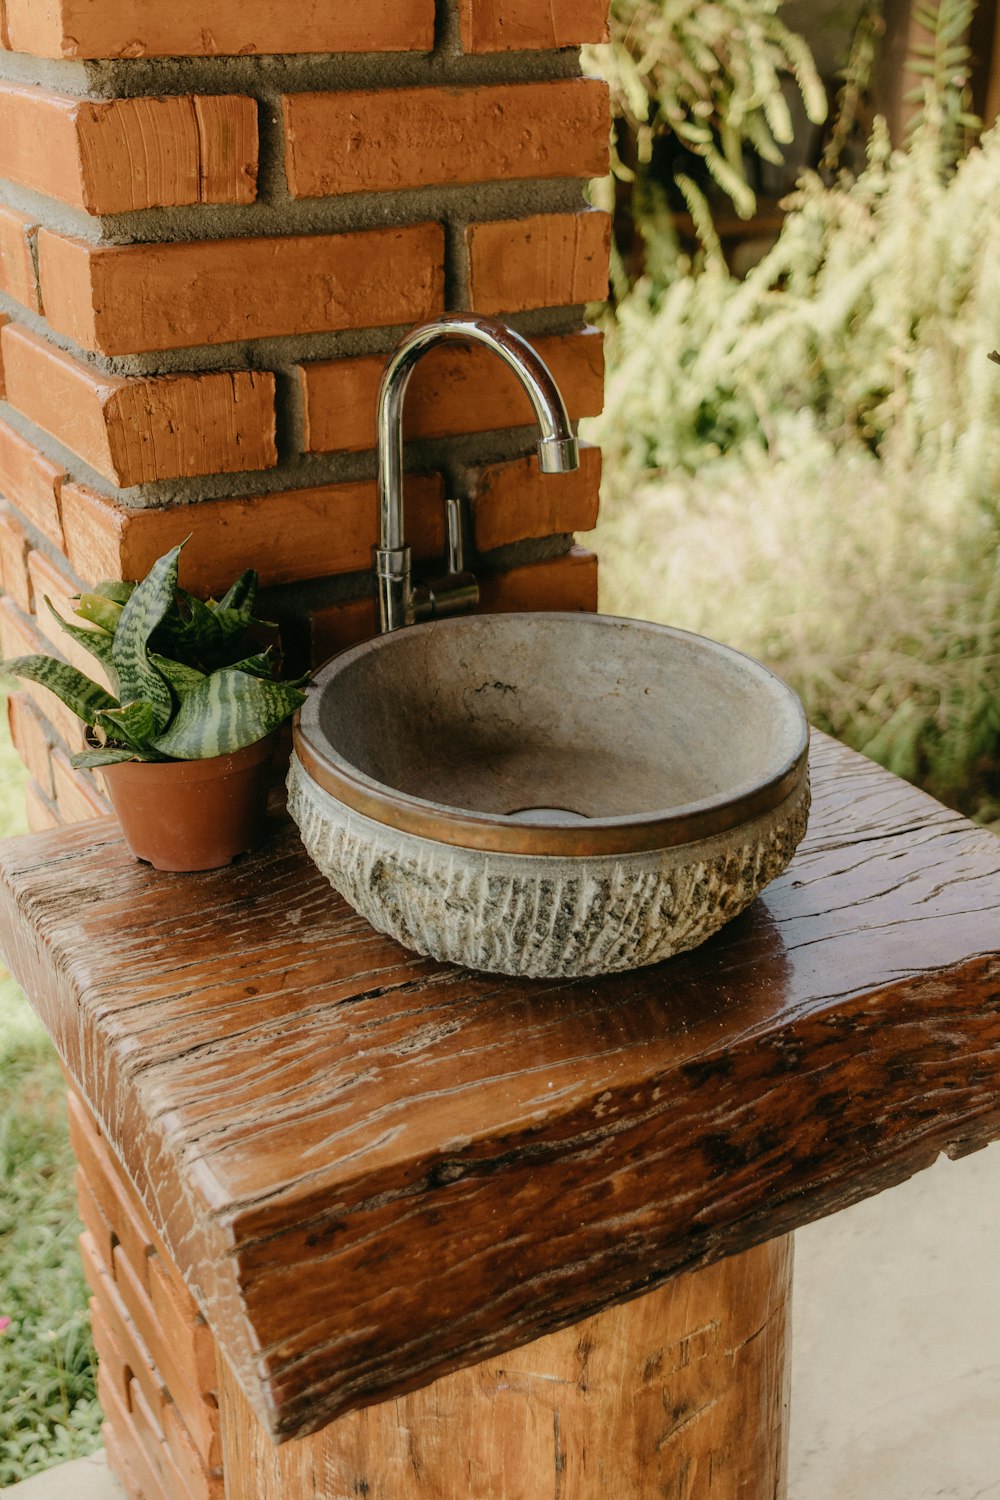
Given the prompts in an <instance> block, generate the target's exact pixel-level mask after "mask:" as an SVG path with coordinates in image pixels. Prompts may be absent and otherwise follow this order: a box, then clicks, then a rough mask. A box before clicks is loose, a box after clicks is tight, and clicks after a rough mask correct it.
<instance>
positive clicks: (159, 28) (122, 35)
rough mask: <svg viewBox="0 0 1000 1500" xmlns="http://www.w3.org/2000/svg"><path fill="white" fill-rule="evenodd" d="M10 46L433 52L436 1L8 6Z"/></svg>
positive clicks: (155, 51)
mask: <svg viewBox="0 0 1000 1500" xmlns="http://www.w3.org/2000/svg"><path fill="white" fill-rule="evenodd" d="M6 5H7V20H8V26H9V29H10V45H11V46H12V47H14V48H15V49H16V50H17V51H18V52H33V53H34V54H35V55H36V56H37V57H185V56H191V57H220V56H232V55H236V54H239V53H271V52H429V51H430V50H431V48H432V47H433V46H434V0H367V3H366V4H364V5H356V4H347V3H341V0H336V3H331V0H298V3H297V4H294V5H292V4H275V0H215V3H214V4H213V5H212V6H211V8H210V9H206V7H205V4H204V0H170V4H169V5H159V4H157V5H151V4H150V3H149V0H6Z"/></svg>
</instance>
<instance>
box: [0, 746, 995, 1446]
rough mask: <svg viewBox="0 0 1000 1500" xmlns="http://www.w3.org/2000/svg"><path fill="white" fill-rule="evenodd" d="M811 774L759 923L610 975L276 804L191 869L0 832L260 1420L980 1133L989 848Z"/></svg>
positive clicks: (89, 1066) (829, 774)
mask: <svg viewBox="0 0 1000 1500" xmlns="http://www.w3.org/2000/svg"><path fill="white" fill-rule="evenodd" d="M812 764H813V787H814V807H813V813H812V819H811V825H810V831H809V833H808V834H807V836H806V839H805V841H804V843H803V844H802V846H801V848H800V850H799V852H798V854H797V856H796V858H795V859H794V861H793V862H792V864H791V865H790V867H789V869H788V870H787V871H786V873H785V874H784V875H783V876H782V877H781V878H780V879H779V880H777V881H775V882H774V883H773V884H772V885H771V886H770V887H769V888H768V889H767V891H766V892H765V893H764V895H763V897H762V898H761V899H760V900H758V901H757V902H756V903H755V904H754V906H753V907H752V908H751V909H750V911H749V912H747V913H745V914H744V915H743V916H742V917H740V918H738V919H737V920H736V921H735V922H733V923H732V924H731V925H730V926H729V927H727V928H726V929H724V930H723V932H721V933H720V934H718V935H717V936H716V937H715V938H713V939H712V940H711V941H710V942H708V943H707V944H705V945H704V946H703V947H702V948H700V949H698V950H697V951H696V952H694V953H692V954H689V955H685V956H682V957H680V958H676V959H672V960H669V961H668V962H666V963H664V964H662V965H659V966H658V967H655V968H652V969H648V970H641V971H636V972H634V973H631V974H623V975H617V976H611V977H608V978H604V979H600V980H578V981H575V982H563V981H530V980H513V979H501V978H497V977H492V976H488V975H483V974H472V973H468V972H464V971H460V970H457V969H454V968H449V967H447V966H446V965H442V964H439V963H436V962H433V961H431V960H427V959H420V958H416V957H414V956H412V955H410V954H407V953H405V952H404V951H403V950H402V949H401V948H399V947H398V946H396V945H395V944H394V943H393V942H391V941H390V940H389V939H387V938H384V937H382V936H380V935H379V934H377V933H375V932H373V931H372V929H371V928H369V927H368V926H367V925H366V924H365V923H364V922H363V921H362V920H361V919H360V918H358V917H357V916H356V915H355V914H354V913H353V912H352V911H351V910H350V909H349V908H348V907H347V906H346V905H345V904H344V903H343V902H342V901H341V900H340V898H339V897H337V896H336V895H335V894H334V893H333V892H332V891H331V890H330V888H329V886H328V885H327V884H326V882H325V881H324V880H323V879H322V877H321V876H320V875H319V874H318V873H317V871H316V870H315V869H314V868H313V866H312V865H311V864H310V862H309V860H308V859H307V858H306V856H305V855H304V853H303V851H302V849H301V847H300V846H299V843H298V840H297V837H296V834H295V830H294V829H293V828H291V827H290V826H288V825H287V824H286V823H284V822H283V821H281V822H278V823H277V824H276V826H275V829H274V834H273V837H272V839H271V841H270V843H269V844H268V846H267V847H266V848H265V849H264V850H263V851H262V852H261V854H259V855H258V856H255V857H253V858H251V859H248V860H246V861H245V862H243V863H241V864H240V865H238V866H236V867H234V868H232V869H231V870H228V871H219V872H213V873H209V874H204V875H189V876H166V875H158V874H157V873H156V872H155V871H153V870H151V869H149V868H147V867H144V866H139V865H137V864H135V863H133V862H132V861H131V860H130V859H129V857H128V856H127V854H126V853H125V851H124V848H123V846H122V843H121V840H120V837H119V835H118V832H117V828H116V827H115V826H114V825H112V824H111V823H109V822H98V823H92V824H84V825H79V826H77V827H74V828H71V829H66V830H62V831H60V832H57V833H53V834H45V835H41V836H36V837H32V838H29V839H18V840H9V841H7V842H6V843H5V844H3V845H2V846H0V940H2V941H0V946H2V947H3V948H4V951H5V952H6V953H7V956H8V961H9V963H10V966H11V968H12V970H13V972H14V973H15V974H16V975H17V977H18V979H19V980H20V982H21V983H22V985H23V986H24V988H25V990H26V991H27V993H28V995H29V996H30V998H31V999H32V1001H33V1003H34V1005H35V1007H36V1009H37V1010H38V1012H39V1014H40V1016H41V1017H42V1020H43V1022H44V1023H45V1025H46V1027H47V1029H48V1030H49V1032H50V1034H51V1035H52V1037H53V1039H54V1041H55V1043H56V1046H57V1048H58V1050H59V1052H60V1053H61V1055H62V1057H63V1059H64V1062H65V1064H66V1066H67V1068H68V1070H69V1072H70V1073H71V1074H72V1076H73V1077H74V1079H75V1080H76V1082H77V1084H78V1086H79V1088H80V1089H81V1091H82V1092H83V1093H84V1095H85V1096H86V1097H87V1099H88V1100H89V1101H90V1104H91V1107H92V1108H93V1110H94V1112H95V1114H96V1115H97V1117H98V1119H99V1120H100V1122H101V1125H102V1127H103V1129H104V1130H105V1132H106V1134H107V1136H108V1138H109V1140H110V1142H111V1143H112V1144H113V1146H114V1147H115V1149H116V1150H117V1151H118V1153H119V1154H120V1156H121V1159H122V1162H123V1164H124V1166H125V1168H126V1171H127V1173H128V1175H129V1177H130V1179H131V1181H132V1182H133V1183H134V1185H135V1187H136V1191H137V1192H138V1194H139V1195H140V1196H141V1198H142V1199H143V1201H144V1203H145V1204H146V1207H147V1209H148V1210H149V1213H150V1215H151V1217H152V1219H153V1222H154V1224H155V1225H156V1226H157V1229H158V1230H159V1232H160V1233H161V1234H162V1236H163V1239H164V1241H165V1243H166V1245H167V1247H168V1249H169V1250H170V1252H171V1254H172V1255H173V1256H174V1258H175V1260H176V1261H177V1263H178V1265H179V1266H180V1267H181V1270H182V1271H183V1273H184V1275H185V1277H186V1279H187V1281H188V1283H189V1284H190V1285H191V1287H192V1289H193V1290H194V1292H195V1295H196V1297H197V1298H198V1300H199V1302H200V1303H201V1305H202V1307H203V1309H204V1311H205V1314H206V1316H207V1318H208V1320H209V1322H210V1324H211V1326H212V1328H213V1330H214V1332H215V1334H216V1336H217V1338H218V1340H219V1342H220V1344H221V1345H222V1348H223V1350H224V1352H225V1354H226V1356H227V1358H228V1359H229V1361H230V1362H231V1364H232V1365H233V1368H234V1369H235V1371H236V1374H237V1376H238V1378H239V1380H240V1382H241V1384H242V1385H243V1388H244V1389H245V1391H246V1393H247V1395H248V1398H249V1399H250V1401H251V1402H252V1404H253V1405H254V1407H255V1408H256V1410H257V1411H258V1413H259V1415H260V1416H261V1418H262V1420H263V1421H264V1423H265V1425H266V1426H267V1428H268V1429H269V1431H270V1432H271V1433H272V1434H273V1435H274V1436H275V1437H278V1438H287V1437H294V1436H299V1435H302V1434H304V1433H308V1432H312V1431H314V1430H316V1429H317V1428H319V1427H321V1426H323V1425H324V1424H325V1423H327V1422H329V1421H330V1420H331V1419H332V1418H333V1417H335V1416H337V1415H338V1414H340V1413H342V1412H345V1411H349V1410H351V1409H353V1408H356V1407H359V1406H364V1405H366V1404H369V1403H372V1402H378V1401H382V1400H385V1399H387V1398H388V1397H390V1396H394V1395H398V1394H401V1393H404V1392H407V1391H410V1390H415V1389H417V1388H419V1387H420V1386H422V1385H425V1384H427V1383H428V1382H430V1381H432V1380H435V1379H437V1378H438V1377H440V1376H441V1375H444V1374H446V1373H447V1372H449V1371H452V1370H455V1369H458V1368H460V1367H461V1366H464V1365H468V1364H472V1363H475V1362H477V1361H482V1360H485V1359H487V1358H489V1357H491V1356H494V1355H496V1354H499V1353H502V1352H505V1351H506V1350H509V1349H512V1348H514V1347H517V1346H519V1345H522V1344H525V1343H528V1342H530V1341H531V1340H533V1339H537V1338H539V1337H542V1336H544V1335H546V1334H549V1333H551V1332H553V1331H555V1330H557V1329H559V1328H561V1327H565V1326H566V1325H568V1324H570V1323H573V1322H576V1321H578V1320H580V1319H582V1318H585V1317H588V1316H591V1315H593V1314H594V1313H596V1312H598V1311H599V1310H600V1309H602V1308H603V1307H606V1306H608V1305H610V1304H612V1303H615V1302H618V1301H622V1300H625V1299H628V1298H630V1297H633V1296H637V1295H639V1294H640V1293H643V1292H646V1291H648V1290H650V1289H651V1288H653V1287H654V1286H657V1285H658V1284H659V1283H661V1282H663V1281H664V1280H665V1279H666V1278H668V1277H670V1276H672V1275H674V1274H675V1273H676V1272H678V1271H680V1270H687V1269H690V1268H693V1267H695V1266H698V1265H704V1264H707V1263H709V1262H711V1261H714V1260H717V1259H719V1258H721V1257H723V1256H726V1255H730V1254H733V1253H735V1252H738V1251H742V1250H745V1249H747V1248H748V1247H750V1246H752V1245H755V1244H759V1243H761V1242H763V1241H765V1240H767V1239H770V1238H772V1237H775V1236H778V1235H781V1234H784V1233H786V1232H787V1231H789V1230H790V1229H793V1228H794V1227H795V1226H796V1225H798V1224H802V1223H804V1222H806V1221H808V1220H810V1219H814V1218H818V1217H820V1216H822V1215H824V1214H827V1213H831V1212H834V1211H836V1210H837V1209H839V1208H842V1207H844V1206H846V1205H847V1204H849V1203H852V1202H854V1201H856V1200H857V1199H860V1198H863V1197H866V1196H868V1195H870V1194H872V1193H875V1192H879V1191H881V1190H882V1189H883V1188H886V1187H889V1186H891V1185H893V1184H894V1183H896V1182H900V1181H902V1180H903V1179H904V1178H906V1177H908V1176H910V1175H911V1174H912V1173H913V1172H915V1171H918V1170H920V1169H921V1168H923V1167H926V1166H928V1165H930V1163H931V1162H932V1161H933V1160H934V1158H935V1157H936V1156H937V1155H938V1153H939V1152H941V1151H947V1152H949V1153H951V1154H958V1153H960V1152H963V1151H966V1150H970V1149H973V1148H975V1147H976V1146H980V1145H983V1144H985V1143H986V1142H987V1141H988V1140H990V1139H992V1138H993V1137H994V1136H996V1135H998V1134H1000V1093H998V1085H1000V1006H998V999H1000V915H998V913H1000V841H998V840H996V839H995V838H994V837H993V836H992V835H991V834H989V833H986V832H985V831H983V830H981V829H977V828H975V827H974V826H972V825H971V824H969V823H968V822H966V821H965V820H964V819H962V818H960V817H958V816H957V815H956V814H953V813H951V812H949V811H947V810H946V809H945V808H943V807H941V806H940V805H939V804H937V803H935V802H933V801H931V800H930V799H929V798H927V797H925V796H924V795H923V794H921V793H919V792H917V791H915V790H914V789H913V788H911V787H909V786H907V785H906V784H905V783H903V782H901V781H898V780H897V779H896V778H894V777H892V776H890V775H888V774H887V773H886V772H884V771H882V770H880V769H879V768H877V767H876V766H874V765H872V764H871V763H869V762H867V761H865V760H863V759H862V758H861V757H860V756H858V755H855V754H853V753H852V752H850V751H847V750H845V749H843V748H842V747H840V746H837V745H835V744H834V743H833V742H831V741H829V740H826V739H825V738H824V737H822V736H816V737H815V742H814V748H813V755H812Z"/></svg>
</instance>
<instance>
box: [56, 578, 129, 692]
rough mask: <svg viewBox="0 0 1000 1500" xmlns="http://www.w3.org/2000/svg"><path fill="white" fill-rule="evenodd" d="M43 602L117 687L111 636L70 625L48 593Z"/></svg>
mask: <svg viewBox="0 0 1000 1500" xmlns="http://www.w3.org/2000/svg"><path fill="white" fill-rule="evenodd" d="M45 602H46V604H47V605H48V607H49V610H50V612H51V613H52V614H53V615H54V616H55V618H56V619H57V620H58V621H59V624H60V625H61V626H62V628H63V630H65V632H66V634H67V635H69V636H72V637H73V639H74V641H78V642H79V643H80V645H81V646H82V647H83V648H84V650H85V651H89V652H90V654H91V656H96V658H97V660H98V661H99V662H100V664H101V666H102V667H103V668H104V670H105V671H106V672H107V674H108V676H109V677H110V679H111V684H112V686H113V687H117V685H118V673H117V672H116V671H115V664H114V661H113V660H112V655H111V646H112V638H111V636H110V635H108V633H107V631H106V630H84V628H83V626H82V625H71V624H70V623H69V621H68V620H64V619H63V617H62V615H61V614H60V613H59V611H58V610H57V609H56V607H55V605H54V604H53V603H52V600H51V599H50V598H49V596H48V594H46V595H45Z"/></svg>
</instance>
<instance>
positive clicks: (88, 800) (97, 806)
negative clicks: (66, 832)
mask: <svg viewBox="0 0 1000 1500" xmlns="http://www.w3.org/2000/svg"><path fill="white" fill-rule="evenodd" d="M52 779H53V781H54V782H55V788H56V806H57V807H58V809H59V816H60V818H61V819H62V821H63V822H64V823H85V822H87V820H88V819H90V818H106V817H108V816H109V815H110V813H111V804H110V802H108V801H107V800H106V799H105V798H104V797H102V796H101V795H100V793H99V792H98V790H97V788H96V787H95V785H94V783H93V782H92V781H91V779H90V778H89V777H88V776H87V775H86V773H85V772H83V771H75V770H74V769H73V767H72V766H71V765H70V762H69V756H68V755H67V754H66V752H65V751H64V750H59V749H56V750H53V752H52Z"/></svg>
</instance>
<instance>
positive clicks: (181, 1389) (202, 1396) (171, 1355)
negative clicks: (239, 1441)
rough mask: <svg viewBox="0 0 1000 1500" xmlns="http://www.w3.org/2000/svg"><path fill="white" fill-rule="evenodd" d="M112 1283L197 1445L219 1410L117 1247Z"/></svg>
mask: <svg viewBox="0 0 1000 1500" xmlns="http://www.w3.org/2000/svg"><path fill="white" fill-rule="evenodd" d="M115 1284H116V1286H117V1287H118V1289H119V1291H120V1293H121V1296H122V1300H123V1301H124V1303H125V1306H126V1307H127V1308H128V1312H129V1317H130V1318H131V1319H132V1322H133V1323H134V1325H135V1327H136V1329H137V1331H138V1333H139V1336H140V1338H141V1339H142V1342H143V1344H144V1346H145V1347H146V1348H147V1349H148V1350H149V1352H150V1354H151V1355H152V1357H153V1363H154V1365H155V1366H156V1368H157V1370H158V1371H159V1372H160V1375H161V1376H162V1377H163V1380H164V1383H165V1384H166V1388H167V1390H168V1391H169V1392H170V1396H171V1399H172V1400H173V1402H174V1404H175V1405H176V1407H177V1410H178V1412H179V1413H180V1415H181V1418H182V1420H183V1422H184V1425H185V1426H186V1427H187V1429H188V1431H189V1432H190V1433H191V1434H192V1438H193V1439H194V1441H195V1443H196V1445H197V1443H198V1437H197V1433H198V1432H199V1431H202V1432H203V1431H204V1430H205V1429H206V1427H207V1426H209V1425H211V1424H213V1423H215V1424H217V1423H218V1408H217V1407H216V1405H215V1401H214V1398H213V1397H212V1396H211V1394H210V1393H209V1391H208V1390H207V1389H205V1388H199V1386H198V1385H197V1384H196V1377H197V1375H198V1373H199V1372H198V1371H197V1370H195V1369H192V1368H190V1367H189V1366H188V1364H187V1362H186V1355H185V1352H184V1351H183V1350H181V1349H180V1348H178V1346H177V1344H176V1343H175V1341H174V1339H173V1337H172V1330H170V1332H169V1333H168V1331H167V1330H166V1329H164V1328H162V1327H161V1326H160V1324H159V1322H158V1321H157V1318H156V1314H155V1313H154V1311H153V1306H152V1303H151V1302H150V1300H149V1297H148V1295H147V1293H146V1291H145V1289H144V1288H143V1287H142V1285H141V1284H140V1282H139V1279H138V1277H137V1276H136V1274H135V1272H134V1270H133V1268H132V1264H131V1262H130V1261H129V1259H128V1257H127V1256H124V1255H123V1253H122V1247H121V1246H120V1245H119V1246H118V1247H117V1249H116V1250H115ZM213 1384H214V1368H213Z"/></svg>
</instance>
